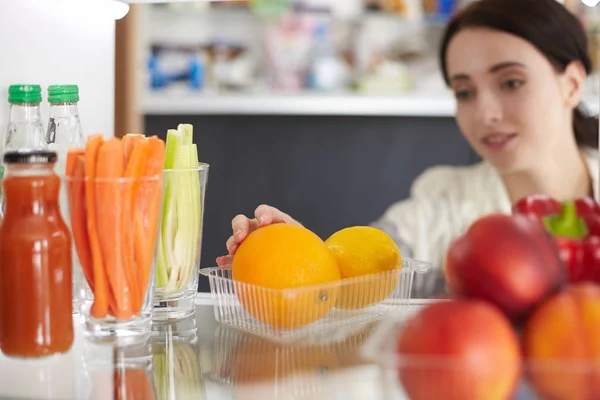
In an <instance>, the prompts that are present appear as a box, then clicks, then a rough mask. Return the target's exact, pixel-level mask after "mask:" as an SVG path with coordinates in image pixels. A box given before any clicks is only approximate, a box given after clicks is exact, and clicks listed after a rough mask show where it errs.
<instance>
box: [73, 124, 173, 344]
mask: <svg viewBox="0 0 600 400" xmlns="http://www.w3.org/2000/svg"><path fill="white" fill-rule="evenodd" d="M164 156H165V144H164V141H162V140H161V139H159V138H157V137H150V138H145V137H144V136H142V135H135V136H127V137H124V138H123V140H121V139H118V138H111V139H109V140H106V141H105V140H104V139H103V137H102V136H101V135H92V136H89V137H88V141H87V144H86V147H85V149H70V150H69V153H68V155H67V176H66V178H65V182H66V188H67V197H68V200H69V217H70V221H71V231H72V234H73V241H74V242H75V248H76V250H77V256H78V258H79V264H80V265H81V268H82V270H83V275H84V276H85V279H86V282H87V284H88V286H89V288H90V290H91V292H92V294H93V300H91V301H87V302H86V303H85V304H83V305H82V307H81V314H82V316H83V319H84V321H85V334H86V336H87V337H88V338H91V339H92V340H97V341H101V342H110V343H117V344H119V345H128V344H133V343H137V342H140V341H145V340H148V338H149V337H150V332H151V323H152V298H153V286H154V276H155V270H156V257H155V255H156V254H155V253H156V242H157V237H158V230H159V223H160V212H161V204H162V188H163V183H162V180H163V176H162V166H163V162H164Z"/></svg>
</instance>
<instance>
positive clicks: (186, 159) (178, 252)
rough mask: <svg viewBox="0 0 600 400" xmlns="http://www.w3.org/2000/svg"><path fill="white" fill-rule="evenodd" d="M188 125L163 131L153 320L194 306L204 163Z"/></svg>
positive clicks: (205, 173) (188, 312)
mask: <svg viewBox="0 0 600 400" xmlns="http://www.w3.org/2000/svg"><path fill="white" fill-rule="evenodd" d="M192 136H193V134H192V128H191V125H183V124H182V125H179V127H178V129H177V130H174V129H171V130H169V131H168V132H167V152H166V159H165V170H164V171H163V184H164V186H163V193H164V196H163V205H162V207H163V208H162V221H161V225H160V230H159V236H158V256H157V257H158V260H157V269H156V288H155V292H154V311H153V318H154V320H155V321H166V320H174V319H182V318H187V317H189V316H190V315H193V314H194V312H195V310H196V295H197V293H198V277H199V269H200V254H201V248H202V225H203V216H204V194H205V189H206V182H207V179H208V168H209V166H208V164H205V163H201V162H198V151H197V147H196V145H195V144H193V143H192Z"/></svg>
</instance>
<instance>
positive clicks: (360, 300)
mask: <svg viewBox="0 0 600 400" xmlns="http://www.w3.org/2000/svg"><path fill="white" fill-rule="evenodd" d="M325 244H326V245H327V247H328V248H329V250H330V252H331V253H332V254H333V255H334V257H335V259H336V260H337V263H338V266H339V268H340V273H341V275H342V279H346V278H357V279H353V280H352V281H349V282H346V283H344V284H342V286H341V290H340V294H339V296H338V299H337V303H336V307H337V308H341V309H350V310H357V309H362V308H365V307H368V306H371V305H374V304H377V303H380V302H382V301H383V300H385V299H386V298H387V297H388V296H389V295H391V294H392V292H393V291H394V289H395V288H396V286H397V284H398V279H399V277H400V269H401V268H402V256H401V255H400V250H399V249H398V246H397V245H396V242H394V240H393V239H392V238H391V237H390V236H389V235H388V234H387V233H385V232H384V231H382V230H381V229H377V228H373V227H370V226H353V227H350V228H346V229H342V230H340V231H337V232H336V233H334V234H333V235H331V236H330V237H329V238H328V239H327V240H326V241H325ZM358 277H362V278H358Z"/></svg>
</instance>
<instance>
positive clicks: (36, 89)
mask: <svg viewBox="0 0 600 400" xmlns="http://www.w3.org/2000/svg"><path fill="white" fill-rule="evenodd" d="M8 102H9V103H41V102H42V88H41V87H40V85H11V86H9V87H8Z"/></svg>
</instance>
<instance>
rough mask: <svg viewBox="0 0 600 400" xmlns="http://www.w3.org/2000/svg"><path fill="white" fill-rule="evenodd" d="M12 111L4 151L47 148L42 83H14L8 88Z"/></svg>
mask: <svg viewBox="0 0 600 400" xmlns="http://www.w3.org/2000/svg"><path fill="white" fill-rule="evenodd" d="M8 102H9V103H10V113H9V117H8V129H7V132H6V137H5V140H4V151H5V152H7V151H9V150H40V149H45V148H46V147H47V146H46V138H45V129H44V124H43V123H42V113H41V112H40V103H41V102H42V89H41V87H40V85H12V86H10V87H9V88H8Z"/></svg>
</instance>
